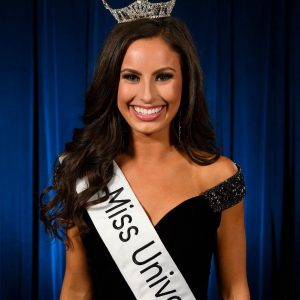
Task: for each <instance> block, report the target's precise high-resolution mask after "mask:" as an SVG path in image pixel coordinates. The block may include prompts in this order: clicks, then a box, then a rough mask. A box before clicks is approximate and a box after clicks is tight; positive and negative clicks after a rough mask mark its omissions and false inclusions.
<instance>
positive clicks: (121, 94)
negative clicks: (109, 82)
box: [117, 83, 134, 106]
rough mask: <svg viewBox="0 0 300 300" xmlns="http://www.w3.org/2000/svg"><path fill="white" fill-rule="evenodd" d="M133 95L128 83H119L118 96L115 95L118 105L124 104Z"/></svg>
mask: <svg viewBox="0 0 300 300" xmlns="http://www.w3.org/2000/svg"><path fill="white" fill-rule="evenodd" d="M133 97H134V89H133V88H130V87H128V85H125V84H122V83H120V84H119V88H118V97H117V101H118V106H119V105H124V104H126V103H127V102H129V101H130V100H131V99H132V98H133Z"/></svg>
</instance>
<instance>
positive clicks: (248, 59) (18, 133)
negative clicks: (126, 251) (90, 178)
mask: <svg viewBox="0 0 300 300" xmlns="http://www.w3.org/2000/svg"><path fill="white" fill-rule="evenodd" d="M129 3H130V1H117V0H111V1H110V4H111V5H112V6H113V7H116V8H117V7H121V6H124V5H127V4H129ZM174 15H175V16H177V17H179V18H181V19H183V20H184V21H185V22H186V23H187V24H188V26H189V28H190V29H191V31H192V34H193V36H194V39H195V42H196V45H197V48H198V51H199V56H200V60H201V63H202V66H203V68H204V72H205V87H206V95H207V101H208V105H209V110H210V113H211V116H212V119H213V122H214V124H215V127H216V131H217V135H218V140H219V143H220V145H221V147H222V149H223V153H224V154H225V155H228V156H229V157H231V158H232V159H233V160H234V161H236V162H238V163H239V164H241V166H242V168H243V171H244V174H245V178H246V183H247V188H248V189H247V196H246V199H245V202H246V206H245V209H246V212H245V213H246V230H247V243H248V276H249V284H250V288H251V293H252V299H254V300H256V299H259V300H266V299H267V300H268V299H288V300H293V299H300V287H299V286H300V196H299V193H300V177H299V176H300V162H299V160H297V159H296V157H297V154H299V153H300V144H299V136H300V135H299V131H300V118H299V107H300V99H299V97H300V92H299V87H300V80H299V69H300V57H299V54H300V1H296V0H209V1H207V0H206V1H204V0H195V1H192V0H177V4H176V7H175V10H174ZM114 24H115V21H114V19H113V18H112V16H111V15H110V14H109V12H108V11H106V10H105V9H104V8H103V6H102V4H101V1H100V0H98V1H96V0H1V1H0V63H1V64H0V67H1V74H0V76H1V77H0V137H1V139H0V141H1V145H0V166H1V175H0V187H1V199H0V226H1V227H0V234H1V239H0V240H1V248H0V251H1V252H0V260H1V261H0V267H1V270H0V276H1V287H0V288H1V290H0V298H1V299H3V300H7V299H12V300H14V299H17V300H21V299H34V300H35V299H42V300H48V299H49V300H50V299H51V300H52V299H53V300H54V299H58V295H59V291H60V287H61V282H62V278H63V270H64V248H63V247H62V245H61V244H60V243H59V242H51V241H49V238H48V237H47V236H46V235H45V233H44V231H43V228H42V227H41V225H40V223H39V220H38V193H39V191H41V189H42V188H43V187H45V186H46V185H47V184H48V183H49V179H50V174H51V169H52V164H53V161H54V159H55V157H56V155H57V154H58V153H59V152H60V151H61V150H62V149H63V145H64V143H65V142H67V141H69V140H70V139H71V136H72V129H73V128H74V127H79V126H81V123H80V116H81V113H82V109H83V98H84V93H85V90H86V88H87V85H88V83H89V82H90V79H91V75H92V73H93V69H94V64H95V60H96V56H97V53H98V51H99V49H100V48H101V45H102V43H103V40H104V38H105V37H106V36H107V33H108V32H109V31H110V29H111V28H112V26H113V25H114ZM99 284H100V283H99ZM215 290H216V289H215V279H214V274H212V281H211V288H210V299H216V293H215ZM297 297H298V298H297Z"/></svg>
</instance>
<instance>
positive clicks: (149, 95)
mask: <svg viewBox="0 0 300 300" xmlns="http://www.w3.org/2000/svg"><path fill="white" fill-rule="evenodd" d="M140 93H141V94H140V99H141V100H142V101H143V102H144V103H151V102H153V101H154V98H155V94H156V89H155V86H154V84H153V82H152V81H151V80H150V79H149V80H144V82H143V84H141V91H140Z"/></svg>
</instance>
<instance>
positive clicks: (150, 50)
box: [122, 37, 180, 68]
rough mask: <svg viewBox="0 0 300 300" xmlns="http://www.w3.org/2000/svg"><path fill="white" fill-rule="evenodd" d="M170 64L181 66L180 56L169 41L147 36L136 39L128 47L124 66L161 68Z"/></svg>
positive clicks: (171, 65)
mask: <svg viewBox="0 0 300 300" xmlns="http://www.w3.org/2000/svg"><path fill="white" fill-rule="evenodd" d="M162 66H169V67H174V68H179V67H180V58H179V55H178V53H177V52H175V51H174V50H173V49H172V48H171V47H170V45H169V44H168V43H166V42H165V41H164V40H163V39H162V38H159V37H155V38H147V39H139V40H136V41H134V42H133V43H132V44H130V46H129V47H128V49H127V51H126V54H125V56H124V59H123V64H122V67H131V68H135V67H136V68H141V67H151V68H160V67H162Z"/></svg>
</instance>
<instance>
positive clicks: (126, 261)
mask: <svg viewBox="0 0 300 300" xmlns="http://www.w3.org/2000/svg"><path fill="white" fill-rule="evenodd" d="M114 173H115V175H114V176H113V178H112V180H111V181H110V182H109V184H108V190H109V192H110V197H109V199H108V200H107V201H105V202H102V203H100V204H96V205H94V206H91V207H89V208H88V209H87V211H88V213H89V215H90V217H91V219H92V221H93V223H94V225H95V227H96V229H97V231H98V233H99V235H100V236H101V238H102V240H103V242H104V243H105V245H106V247H107V248H108V250H109V252H110V254H111V255H112V257H113V259H114V261H115V262H116V264H117V266H118V268H119V269H120V272H121V273H122V275H123V277H124V278H125V280H126V281H127V283H128V285H129V287H130V288H131V290H132V292H133V293H134V295H135V297H136V298H137V299H138V300H153V299H156V298H157V299H163V300H178V299H184V300H195V299H196V298H195V297H194V295H193V294H192V291H191V290H190V288H189V286H188V284H187V282H186V281H185V279H184V278H183V276H182V274H181V273H180V271H179V269H178V268H177V266H176V264H175V262H174V261H173V259H172V257H171V256H170V254H169V253H168V251H167V249H166V248H165V246H164V244H163V243H162V241H161V240H160V237H159V236H158V234H157V232H156V230H155V228H154V227H153V225H152V223H151V222H150V220H149V218H148V216H147V215H146V213H145V211H144V209H143V208H142V206H141V204H140V203H139V201H138V200H137V198H136V196H135V195H134V193H133V191H132V189H131V187H130V185H129V183H128V182H127V180H126V178H125V176H124V174H123V173H122V171H121V169H120V168H119V167H118V165H117V164H116V163H115V162H114ZM87 186H88V184H87V183H86V181H84V179H81V180H80V181H78V183H77V186H76V190H77V192H78V193H80V192H81V191H82V190H84V189H86V188H87ZM92 199H95V198H94V197H92ZM92 199H91V200H92Z"/></svg>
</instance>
